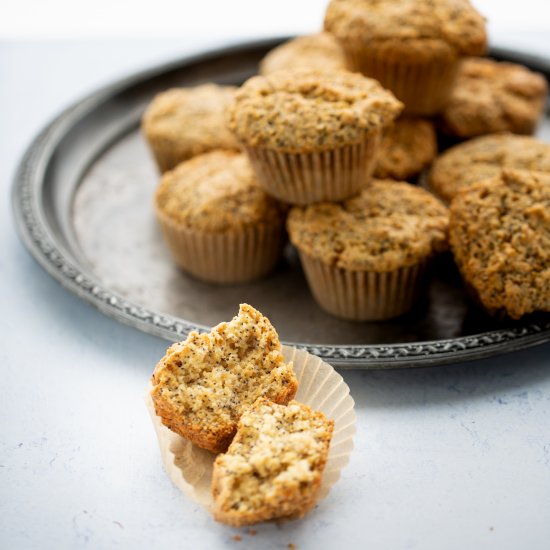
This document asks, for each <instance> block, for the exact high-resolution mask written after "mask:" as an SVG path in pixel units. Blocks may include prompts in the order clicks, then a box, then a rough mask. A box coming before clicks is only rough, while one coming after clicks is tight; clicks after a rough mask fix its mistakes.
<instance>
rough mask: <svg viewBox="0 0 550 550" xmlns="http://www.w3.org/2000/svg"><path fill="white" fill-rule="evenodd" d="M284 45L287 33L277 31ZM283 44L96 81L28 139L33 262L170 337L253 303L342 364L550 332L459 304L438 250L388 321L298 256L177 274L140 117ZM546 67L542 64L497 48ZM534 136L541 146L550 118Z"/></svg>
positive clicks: (22, 214)
mask: <svg viewBox="0 0 550 550" xmlns="http://www.w3.org/2000/svg"><path fill="white" fill-rule="evenodd" d="M281 40H282V39H281ZM281 40H269V41H264V42H256V43H249V44H243V45H242V46H238V47H234V48H231V49H225V50H219V51H214V52H209V53H206V54H204V55H201V56H198V57H193V58H186V59H182V60H180V61H177V62H173V63H170V64H168V65H165V66H162V67H158V68H155V69H152V70H149V71H146V72H143V73H140V74H137V75H135V76H132V77H130V78H127V79H125V80H122V81H120V82H117V83H115V84H113V85H111V86H108V87H106V88H103V89H101V90H99V91H97V92H95V93H93V94H92V95H91V96H89V97H87V98H85V99H83V100H82V101H80V102H78V103H77V104H75V105H73V106H72V107H70V108H69V109H67V110H66V111H64V112H63V113H61V115H59V116H58V117H57V118H56V119H55V120H54V121H53V122H52V123H51V124H50V125H49V126H48V127H47V128H45V129H44V130H43V132H42V133H41V134H40V135H39V136H37V138H36V139H35V140H34V142H33V143H32V144H31V145H30V147H29V149H28V150H27V153H26V155H25V157H24V159H23V160H22V162H21V165H20V168H19V171H18V174H17V175H16V179H15V182H14V188H13V204H14V210H15V219H16V223H17V227H18V230H19V233H20V235H21V238H22V239H23V242H24V243H25V245H26V246H27V248H28V249H29V251H30V252H31V254H32V255H33V256H34V257H35V258H36V260H37V261H38V262H39V263H40V264H41V265H42V267H44V268H45V269H46V271H48V273H50V274H51V275H52V276H53V277H55V278H56V279H57V280H58V281H59V282H60V283H61V284H62V285H64V286H65V287H66V288H68V289H69V290H71V291H72V292H74V293H76V294H77V295H78V296H80V297H81V298H82V299H84V300H86V301H87V302H89V303H90V304H92V305H94V306H96V307H97V308H98V309H100V310H101V311H102V312H104V313H105V314H107V315H109V316H111V317H114V318H115V319H117V320H119V321H121V322H124V323H127V324H129V325H132V326H134V327H135V328H137V329H139V330H142V331H144V332H149V333H152V334H156V335H158V336H161V337H163V338H166V339H167V340H171V341H174V340H181V339H183V338H185V336H186V335H187V334H188V333H189V331H190V330H193V329H197V328H198V329H202V328H205V327H209V326H211V325H214V324H216V323H218V322H219V321H221V320H228V319H230V318H231V317H232V316H233V315H234V314H235V313H236V311H237V308H238V304H239V303H241V302H248V303H250V304H252V305H254V306H255V307H257V308H258V309H259V310H260V311H262V312H264V313H265V314H266V315H268V316H269V318H270V319H271V321H272V322H273V324H274V325H275V326H276V327H277V329H278V331H279V334H280V336H281V339H282V340H283V341H284V342H285V343H289V344H294V345H300V346H303V347H305V348H306V349H308V351H310V352H311V353H314V354H316V355H319V356H320V357H322V358H323V359H324V360H326V361H328V362H330V363H332V364H334V365H337V366H341V367H354V368H362V369H370V368H391V367H414V366H427V365H442V364H445V363H452V362H459V361H465V360H469V359H474V358H480V357H487V356H490V355H496V354H498V353H503V352H507V351H511V350H515V349H520V348H524V347H527V346H530V345H534V344H537V343H541V342H543V341H548V340H550V320H549V318H548V317H547V316H546V317H545V316H543V317H540V318H531V319H529V320H528V321H522V322H515V323H514V322H508V323H501V322H498V321H495V320H493V319H490V318H489V317H487V316H485V315H484V314H483V313H482V312H480V311H479V310H478V309H476V308H475V306H473V305H472V304H471V303H469V302H468V300H467V299H466V297H465V295H464V292H463V289H462V285H461V282H460V278H459V276H458V274H457V272H456V268H455V266H454V264H453V262H452V259H451V258H450V257H449V256H447V257H443V258H441V259H440V260H439V261H438V262H437V264H436V266H435V268H434V274H433V279H432V282H431V284H430V287H429V291H428V293H427V296H426V298H425V299H424V300H423V301H422V302H421V303H419V304H418V305H417V306H416V307H415V309H414V310H413V311H411V312H410V313H409V314H408V315H406V316H404V317H402V318H399V319H395V320H393V321H389V322H383V323H353V322H346V321H342V320H339V319H336V318H334V317H331V316H330V315H328V314H327V313H325V312H323V311H322V310H321V309H320V308H319V307H318V306H317V305H316V304H315V302H314V300H313V298H312V297H311V295H310V293H309V291H308V289H307V285H306V282H305V279H304V276H303V273H302V270H301V268H300V265H299V262H298V260H297V256H296V253H295V251H293V250H292V248H291V247H290V246H288V247H287V250H286V252H285V258H284V260H283V261H282V262H281V263H280V265H279V266H278V268H277V270H276V271H275V272H274V273H273V274H272V275H271V276H270V277H268V278H267V279H264V280H262V281H259V282H257V283H253V284H248V285H241V286H232V287H218V286H212V285H208V284H204V283H201V282H199V281H196V280H194V279H192V278H191V277H189V276H187V275H185V274H184V273H182V272H181V271H179V270H178V269H177V268H176V267H174V265H173V264H172V262H171V261H170V258H169V256H168V253H167V251H166V249H165V247H164V244H163V242H162V240H161V236H160V233H159V229H158V227H157V225H156V223H155V219H154V215H153V209H152V194H153V191H154V188H155V186H156V184H157V181H158V174H157V172H156V169H155V166H154V164H153V161H152V159H151V156H150V154H149V152H148V150H147V148H146V145H145V143H144V140H143V138H142V136H141V135H140V132H139V119H140V116H141V114H142V113H143V110H144V108H145V106H146V105H147V103H148V102H149V101H150V100H151V98H152V97H153V96H154V95H155V94H156V93H158V92H160V91H162V90H164V89H166V88H169V87H172V86H192V85H196V84H200V83H203V82H210V81H212V82H217V83H220V84H237V85H238V84H240V83H242V82H243V81H244V80H245V79H246V78H248V77H249V76H251V75H252V74H254V73H255V72H256V67H257V62H258V61H259V60H260V59H261V58H262V57H263V55H265V53H266V52H267V51H268V50H269V49H271V48H272V47H274V46H275V45H276V44H277V43H279V42H280V41H281ZM492 55H493V56H494V57H496V58H498V59H509V60H511V61H517V62H520V63H523V64H525V65H528V66H530V67H532V68H533V69H536V70H538V71H541V72H544V73H545V74H546V76H547V78H548V77H549V75H550V61H548V60H545V59H541V58H537V57H536V56H526V55H524V54H518V53H514V52H510V51H506V50H502V49H494V50H493V51H492ZM539 135H540V136H541V137H542V138H543V139H546V140H547V141H550V120H549V119H548V118H547V119H545V121H544V123H543V124H542V125H541V128H540V130H539Z"/></svg>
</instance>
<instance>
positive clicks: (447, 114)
mask: <svg viewBox="0 0 550 550" xmlns="http://www.w3.org/2000/svg"><path fill="white" fill-rule="evenodd" d="M547 93H548V84H547V82H546V79H545V78H544V76H543V75H541V74H539V73H535V72H533V71H530V70H529V69H528V68H527V67H524V66H522V65H516V64H515V63H505V62H500V63H499V62H497V61H493V60H491V59H482V58H477V57H471V58H467V59H464V61H462V63H461V64H460V69H459V71H458V77H457V79H456V83H455V86H454V88H453V92H452V94H451V99H450V100H449V103H448V105H447V107H446V108H445V110H444V111H443V113H442V114H441V127H442V129H443V131H444V132H445V133H447V134H450V135H453V136H457V137H459V138H470V137H475V136H481V135H484V134H491V133H494V132H504V131H509V132H512V133H514V134H532V133H533V132H534V131H535V128H536V126H537V123H538V121H539V119H540V118H541V116H542V113H543V110H544V105H545V103H546V96H547Z"/></svg>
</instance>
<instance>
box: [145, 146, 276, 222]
mask: <svg viewBox="0 0 550 550" xmlns="http://www.w3.org/2000/svg"><path fill="white" fill-rule="evenodd" d="M155 202H156V207H157V211H158V212H159V214H160V215H163V216H167V217H168V218H169V219H171V220H172V221H173V222H174V223H177V224H179V225H183V226H186V227H188V228H193V229H199V230H202V231H207V232H219V231H235V230H241V229H244V228H245V227H248V226H251V225H257V224H273V223H279V222H281V221H282V219H283V213H282V210H281V207H280V206H279V204H278V203H277V202H276V201H275V199H272V198H271V197H269V196H268V195H266V194H265V193H264V192H263V191H262V189H261V188H260V187H259V185H258V183H257V180H256V176H255V175H254V172H253V170H252V167H251V166H250V163H249V161H248V159H247V157H246V156H245V155H244V154H241V153H236V152H233V151H213V152H210V153H205V154H203V155H199V156H197V157H194V158H192V159H190V160H187V161H185V162H182V163H181V164H179V165H178V166H177V167H176V168H175V169H174V170H171V171H169V172H166V173H165V174H164V176H163V177H162V179H161V181H160V185H159V187H158V189H157V192H156V197H155Z"/></svg>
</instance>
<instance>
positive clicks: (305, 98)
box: [229, 69, 403, 153]
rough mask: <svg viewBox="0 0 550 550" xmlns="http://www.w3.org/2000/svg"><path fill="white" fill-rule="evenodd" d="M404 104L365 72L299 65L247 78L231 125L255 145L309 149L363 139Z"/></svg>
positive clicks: (294, 150)
mask: <svg viewBox="0 0 550 550" xmlns="http://www.w3.org/2000/svg"><path fill="white" fill-rule="evenodd" d="M402 108H403V104H402V103H401V102H400V101H398V100H397V99H395V97H394V96H393V95H392V93H391V92H388V91H387V90H385V89H384V88H382V86H381V85H380V84H379V83H378V82H377V81H376V80H373V79H370V78H366V77H364V76H362V75H360V74H357V73H350V72H347V71H320V70H315V69H312V70H308V69H296V70H293V71H278V72H276V73H273V74H270V75H267V76H254V77H252V78H251V79H249V80H247V81H246V82H245V83H244V84H243V86H242V87H241V88H240V89H239V90H238V91H237V93H236V95H235V101H234V103H233V105H232V106H231V107H230V110H229V114H230V127H231V129H232V130H233V131H234V132H235V134H236V135H237V137H238V139H239V140H240V141H242V142H243V143H244V144H246V145H248V146H250V147H261V148H268V149H274V150H277V151H279V152H285V153H309V152H320V151H326V150H331V149H335V148H338V147H343V146H345V145H352V144H356V143H360V142H362V141H364V140H365V139H366V134H368V133H370V132H375V131H377V130H379V129H381V128H383V127H384V126H386V125H388V124H389V123H390V122H391V121H392V120H393V119H394V118H395V117H396V116H397V115H398V114H399V112H400V111H401V109H402Z"/></svg>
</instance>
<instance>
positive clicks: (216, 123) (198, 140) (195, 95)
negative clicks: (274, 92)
mask: <svg viewBox="0 0 550 550" xmlns="http://www.w3.org/2000/svg"><path fill="white" fill-rule="evenodd" d="M235 90H236V88H235V87H233V86H218V85H216V84H203V85H201V86H196V87H194V88H173V89H171V90H167V91H165V92H162V93H160V94H158V95H157V96H156V97H155V98H154V99H153V101H152V102H151V104H150V105H149V107H148V108H147V110H146V111H145V114H144V115H143V121H142V128H143V132H144V134H145V137H146V138H147V141H148V143H149V146H150V147H151V151H152V152H153V155H154V157H155V160H156V162H157V165H158V167H159V169H160V171H161V172H166V170H170V169H171V168H174V167H175V166H176V165H178V164H179V163H180V162H183V161H184V160H187V159H189V158H191V157H194V156H195V155H199V154H201V153H205V152H207V151H212V150H214V149H233V150H238V148H239V147H238V145H237V142H236V141H235V138H234V137H233V134H232V133H231V132H230V131H229V129H228V127H227V107H228V105H229V104H230V103H231V101H232V100H233V95H234V93H235Z"/></svg>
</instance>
